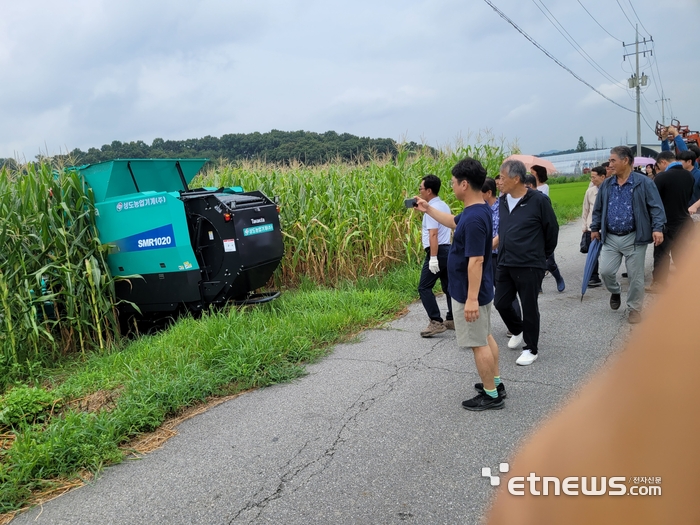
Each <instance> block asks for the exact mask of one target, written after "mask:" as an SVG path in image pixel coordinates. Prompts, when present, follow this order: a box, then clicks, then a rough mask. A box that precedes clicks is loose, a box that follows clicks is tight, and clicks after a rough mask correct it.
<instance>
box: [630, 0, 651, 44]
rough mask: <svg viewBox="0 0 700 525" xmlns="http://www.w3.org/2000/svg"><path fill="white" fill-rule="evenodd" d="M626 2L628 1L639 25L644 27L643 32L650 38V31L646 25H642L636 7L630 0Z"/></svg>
mask: <svg viewBox="0 0 700 525" xmlns="http://www.w3.org/2000/svg"><path fill="white" fill-rule="evenodd" d="M627 2H629V4H630V7H631V8H632V11H633V12H634V16H635V18H636V19H637V21H638V22H639V25H641V26H642V29H644V32H645V33H646V34H647V36H648V37H649V38H651V33H650V32H649V31H647V28H646V27H644V24H643V23H642V19H641V18H639V15H638V14H637V10H636V9H635V8H634V6H633V5H632V0H627Z"/></svg>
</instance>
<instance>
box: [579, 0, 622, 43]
mask: <svg viewBox="0 0 700 525" xmlns="http://www.w3.org/2000/svg"><path fill="white" fill-rule="evenodd" d="M576 1H577V2H578V3H579V5H580V6H581V7H583V10H584V11H585V12H586V13H588V16H590V17H591V18H592V19H593V21H594V22H595V23H596V24H598V26H599V27H600V28H601V29H602V30H603V31H605V32H606V33H607V34H608V35H610V36H611V37H612V38H614V39H615V40H617V41H618V42H620V43H621V44H623V43H624V42H623V41H622V40H620V39H619V38H617V37H616V36H615V35H613V34H611V33H610V31H608V30H607V29H605V28H604V27H603V26H602V25H600V22H598V20H596V18H595V17H594V16H593V15H592V14H591V13H590V11H589V10H588V9H586V6H585V5H583V4H582V3H581V0H576Z"/></svg>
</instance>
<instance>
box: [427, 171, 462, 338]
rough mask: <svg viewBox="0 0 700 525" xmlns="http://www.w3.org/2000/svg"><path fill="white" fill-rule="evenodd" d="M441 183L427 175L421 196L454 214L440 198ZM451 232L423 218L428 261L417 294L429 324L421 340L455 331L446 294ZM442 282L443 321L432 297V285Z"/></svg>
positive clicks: (434, 205)
mask: <svg viewBox="0 0 700 525" xmlns="http://www.w3.org/2000/svg"><path fill="white" fill-rule="evenodd" d="M441 184H442V181H441V180H440V178H439V177H437V176H435V175H426V176H425V177H423V180H421V183H420V188H419V194H420V197H421V199H424V200H426V201H428V202H429V203H430V206H432V207H433V208H435V209H437V210H439V211H442V212H445V213H452V212H451V211H450V207H449V206H448V205H447V204H445V202H443V201H442V199H440V197H438V193H439V192H440V186H441ZM451 234H452V231H451V230H450V229H449V228H448V227H446V226H443V225H442V224H440V223H439V222H437V221H436V220H435V219H433V218H432V217H430V216H429V215H428V214H427V213H426V214H424V215H423V229H422V241H423V249H424V250H425V261H424V263H423V269H422V271H421V274H420V283H418V294H419V295H420V300H421V302H422V303H423V308H425V311H426V313H427V314H428V318H429V319H430V322H429V323H428V326H427V328H426V329H425V330H423V331H422V332H421V333H420V335H421V337H432V336H434V335H435V334H439V333H442V332H444V331H445V330H448V329H450V330H454V329H455V324H454V321H453V318H452V300H451V299H450V294H449V292H448V291H447V255H448V254H449V252H450V240H451ZM438 279H440V285H441V287H442V291H443V292H445V296H446V297H447V313H446V314H445V321H444V322H443V320H442V317H441V316H440V308H439V307H438V304H437V301H436V300H435V294H433V286H435V283H436V282H437V280H438Z"/></svg>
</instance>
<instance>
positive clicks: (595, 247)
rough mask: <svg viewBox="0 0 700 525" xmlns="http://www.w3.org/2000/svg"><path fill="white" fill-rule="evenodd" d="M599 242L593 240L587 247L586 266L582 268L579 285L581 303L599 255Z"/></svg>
mask: <svg viewBox="0 0 700 525" xmlns="http://www.w3.org/2000/svg"><path fill="white" fill-rule="evenodd" d="M600 248H601V244H600V240H598V239H593V240H592V241H591V245H590V246H589V247H588V255H587V256H586V264H585V265H584V267H583V283H581V301H583V295H584V294H585V293H586V290H587V289H588V281H590V280H591V275H593V268H594V267H595V263H596V261H597V260H598V256H599V255H600Z"/></svg>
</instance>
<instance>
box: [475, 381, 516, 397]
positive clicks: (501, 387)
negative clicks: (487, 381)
mask: <svg viewBox="0 0 700 525" xmlns="http://www.w3.org/2000/svg"><path fill="white" fill-rule="evenodd" d="M474 389H475V390H476V391H477V392H479V393H480V394H486V392H484V383H476V384H475V385H474ZM496 392H498V395H499V396H501V399H505V398H507V397H508V394H507V393H506V386H505V385H504V384H503V383H501V384H500V385H498V386H497V387H496Z"/></svg>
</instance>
